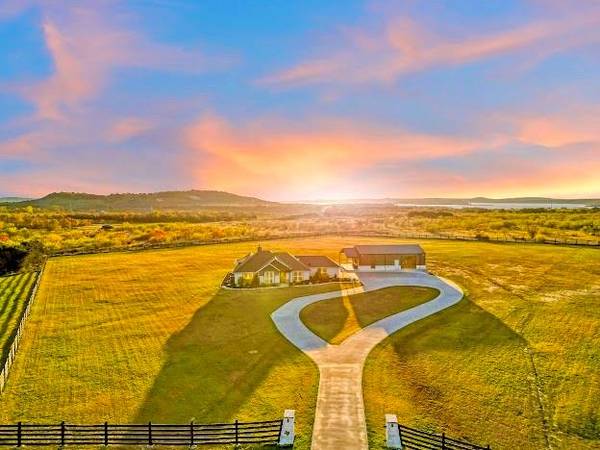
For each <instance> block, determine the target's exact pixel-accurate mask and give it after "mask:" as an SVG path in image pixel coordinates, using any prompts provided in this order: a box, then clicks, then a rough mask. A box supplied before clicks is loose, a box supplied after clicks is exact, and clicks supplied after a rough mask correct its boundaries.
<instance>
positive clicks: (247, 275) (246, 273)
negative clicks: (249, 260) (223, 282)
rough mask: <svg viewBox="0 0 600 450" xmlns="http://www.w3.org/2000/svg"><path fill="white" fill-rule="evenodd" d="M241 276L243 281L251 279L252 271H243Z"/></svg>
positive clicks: (252, 276)
mask: <svg viewBox="0 0 600 450" xmlns="http://www.w3.org/2000/svg"><path fill="white" fill-rule="evenodd" d="M243 278H244V281H252V279H253V278H254V272H244V275H243Z"/></svg>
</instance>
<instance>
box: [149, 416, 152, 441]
mask: <svg viewBox="0 0 600 450" xmlns="http://www.w3.org/2000/svg"><path fill="white" fill-rule="evenodd" d="M148 445H149V446H152V421H150V422H148Z"/></svg>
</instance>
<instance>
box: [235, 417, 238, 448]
mask: <svg viewBox="0 0 600 450" xmlns="http://www.w3.org/2000/svg"><path fill="white" fill-rule="evenodd" d="M238 434H239V431H238V420H237V419H235V446H236V447H237V446H238V443H239V436H238Z"/></svg>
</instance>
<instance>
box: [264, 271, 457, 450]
mask: <svg viewBox="0 0 600 450" xmlns="http://www.w3.org/2000/svg"><path fill="white" fill-rule="evenodd" d="M358 275H359V277H360V280H361V281H362V282H363V284H364V286H362V287H358V288H353V289H346V290H345V291H344V292H343V294H346V295H352V294H358V293H361V292H368V291H374V290H377V289H383V288H386V287H391V286H423V287H430V288H434V289H437V290H439V291H440V294H439V295H438V296H437V297H436V298H435V299H433V300H430V301H429V302H427V303H423V304H421V305H418V306H415V307H414V308H411V309H408V310H406V311H402V312H399V313H397V314H394V315H391V316H388V317H386V318H384V319H381V320H379V321H377V322H375V323H372V324H371V325H369V326H367V327H365V328H363V329H362V330H361V331H359V332H358V333H356V334H354V335H352V336H350V337H348V338H347V339H346V340H345V341H344V342H342V343H341V344H340V345H331V344H329V343H327V342H326V341H324V340H323V339H321V338H320V337H318V336H316V335H315V334H314V333H313V332H312V331H310V330H309V329H308V328H307V327H306V325H304V323H302V321H301V320H300V311H301V310H302V309H303V308H304V307H305V306H307V305H310V304H311V303H315V302H318V301H321V300H326V299H330V298H336V297H339V296H340V293H339V291H338V292H327V293H324V294H315V295H308V296H304V297H297V298H294V299H292V300H290V301H289V302H288V303H286V304H285V305H283V306H281V307H280V308H279V309H277V310H276V311H275V312H273V314H271V318H272V320H273V322H274V323H275V326H276V327H277V329H278V330H279V331H280V332H281V333H282V334H283V335H284V336H285V337H286V338H287V339H288V340H289V341H290V342H291V343H292V344H294V345H295V346H296V347H298V348H299V349H301V350H302V351H303V352H305V353H306V354H307V355H308V356H310V357H311V358H312V359H313V360H314V361H315V362H316V363H317V365H318V367H319V374H320V379H319V393H318V396H317V408H316V412H315V423H314V429H313V437H312V445H311V448H312V449H313V450H339V449H344V450H366V449H368V441H367V426H366V420H365V411H364V403H363V397H362V372H363V366H364V362H365V360H366V358H367V356H368V355H369V353H370V352H371V350H372V349H373V348H374V347H375V346H376V345H377V344H378V343H379V342H381V341H382V340H383V339H385V338H386V337H388V336H389V335H391V334H392V333H394V332H396V331H398V330H399V329H401V328H403V327H405V326H407V325H410V324H411V323H413V322H416V321H418V320H420V319H423V318H425V317H427V316H430V315H432V314H435V313H437V312H439V311H441V310H443V309H445V308H448V307H449V306H452V305H454V304H456V303H458V302H459V301H460V300H461V299H462V297H463V292H462V290H461V289H460V287H458V286H457V285H456V284H454V283H452V282H451V281H449V280H446V279H443V278H440V277H435V276H432V275H428V274H425V273H421V272H395V273H393V272H387V273H375V272H370V273H360V274H358ZM382 426H383V418H382Z"/></svg>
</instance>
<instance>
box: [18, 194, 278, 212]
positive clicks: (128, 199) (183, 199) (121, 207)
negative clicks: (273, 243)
mask: <svg viewBox="0 0 600 450" xmlns="http://www.w3.org/2000/svg"><path fill="white" fill-rule="evenodd" d="M267 205H275V203H271V202H268V201H266V200H261V199H259V198H256V197H245V196H241V195H236V194H231V193H229V192H221V191H208V190H191V191H166V192H154V193H148V194H109V195H97V194H86V193H78V192H53V193H52V194H48V195H46V196H45V197H42V198H40V199H36V200H28V201H24V202H18V203H11V206H35V207H39V208H56V209H66V210H79V211H151V210H154V209H157V210H178V211H186V210H192V211H193V210H197V209H201V208H206V207H218V206H267Z"/></svg>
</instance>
